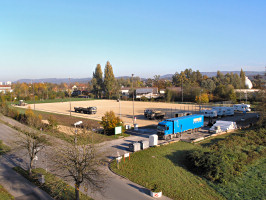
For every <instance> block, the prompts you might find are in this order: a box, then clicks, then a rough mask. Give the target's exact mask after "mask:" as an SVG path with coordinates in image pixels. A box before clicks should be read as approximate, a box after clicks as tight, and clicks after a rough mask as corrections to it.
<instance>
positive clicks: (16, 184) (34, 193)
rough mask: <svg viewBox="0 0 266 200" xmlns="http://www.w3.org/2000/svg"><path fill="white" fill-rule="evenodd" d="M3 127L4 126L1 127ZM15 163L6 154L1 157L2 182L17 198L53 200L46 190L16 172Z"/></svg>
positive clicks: (24, 199)
mask: <svg viewBox="0 0 266 200" xmlns="http://www.w3.org/2000/svg"><path fill="white" fill-rule="evenodd" d="M1 128H2V127H1ZM12 167H14V165H13V164H12V162H10V161H9V159H8V158H7V159H6V157H5V156H4V157H1V158H0V183H1V185H3V186H4V188H5V189H6V190H7V191H9V193H10V194H12V195H13V196H14V197H15V199H16V200H40V199H41V200H52V199H53V198H51V197H50V196H49V195H48V194H47V193H46V192H44V191H43V190H41V189H39V188H38V187H36V186H35V185H33V184H32V183H31V182H29V181H28V180H27V179H25V178H24V177H22V176H21V175H19V174H18V173H16V172H15V171H14V170H13V169H12Z"/></svg>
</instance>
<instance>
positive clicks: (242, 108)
mask: <svg viewBox="0 0 266 200" xmlns="http://www.w3.org/2000/svg"><path fill="white" fill-rule="evenodd" d="M233 108H234V110H235V111H240V112H250V111H251V109H250V105H249V104H235V105H234V106H233Z"/></svg>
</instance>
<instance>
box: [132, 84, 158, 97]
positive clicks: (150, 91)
mask: <svg viewBox="0 0 266 200" xmlns="http://www.w3.org/2000/svg"><path fill="white" fill-rule="evenodd" d="M141 97H146V98H148V99H151V98H154V99H155V98H158V97H160V94H159V93H158V88H157V87H146V88H137V89H136V99H140V98H141Z"/></svg>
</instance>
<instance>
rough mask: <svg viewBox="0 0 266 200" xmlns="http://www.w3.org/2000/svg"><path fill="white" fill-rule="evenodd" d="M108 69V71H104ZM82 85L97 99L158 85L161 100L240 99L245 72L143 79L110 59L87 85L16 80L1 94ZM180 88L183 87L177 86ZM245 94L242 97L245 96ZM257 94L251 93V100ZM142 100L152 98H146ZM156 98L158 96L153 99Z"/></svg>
mask: <svg viewBox="0 0 266 200" xmlns="http://www.w3.org/2000/svg"><path fill="white" fill-rule="evenodd" d="M103 72H104V73H103ZM252 82H253V86H254V88H259V89H263V88H264V80H263V78H262V76H260V75H257V76H254V80H253V81H252ZM73 85H76V86H77V87H78V88H80V87H81V86H82V88H83V90H85V91H86V95H87V96H89V97H90V98H96V99H102V98H106V99H117V98H123V100H127V99H131V98H132V94H133V93H134V92H135V91H136V89H137V88H140V87H157V88H158V90H159V91H160V90H165V95H164V96H161V97H160V98H158V99H156V100H157V101H168V102H172V101H190V102H193V101H196V102H198V103H207V102H209V101H222V100H230V101H232V102H236V101H237V100H240V98H241V94H236V92H235V89H244V88H245V87H246V86H245V72H244V71H243V70H242V69H241V72H240V75H238V74H237V73H232V72H231V73H227V74H225V75H224V74H223V73H221V72H220V71H217V75H216V76H213V77H208V76H207V75H203V74H202V73H201V72H200V71H199V70H196V71H193V70H192V69H185V70H184V71H181V72H176V73H175V74H174V75H173V76H172V77H171V78H168V79H164V78H161V77H160V75H155V76H154V77H153V78H148V79H141V78H140V77H133V76H132V77H125V78H115V75H114V72H113V67H112V65H111V63H110V62H109V61H107V62H106V65H105V68H104V70H102V67H101V65H100V64H97V66H96V68H95V70H94V71H93V74H92V79H91V81H89V82H88V83H87V84H82V83H61V84H53V83H30V84H27V83H19V82H17V83H13V84H12V89H13V92H12V93H6V94H1V96H5V98H6V100H8V101H11V100H12V101H13V100H14V99H15V97H16V99H17V100H19V99H23V100H33V99H35V100H42V99H56V98H58V99H59V98H61V99H63V98H67V97H69V96H70V95H71V90H72V86H73ZM122 87H125V88H130V89H129V96H122V95H121V92H120V90H121V88H122ZM176 88H179V89H176ZM243 98H244V96H243V97H242V99H243ZM250 98H251V99H252V98H253V99H255V98H256V96H253V97H252V96H249V99H250ZM141 100H148V99H146V98H142V99H141ZM151 100H155V99H151Z"/></svg>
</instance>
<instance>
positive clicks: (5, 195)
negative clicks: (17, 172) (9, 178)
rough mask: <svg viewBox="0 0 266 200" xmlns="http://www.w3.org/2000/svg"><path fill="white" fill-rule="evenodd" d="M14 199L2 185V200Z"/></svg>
mask: <svg viewBox="0 0 266 200" xmlns="http://www.w3.org/2000/svg"><path fill="white" fill-rule="evenodd" d="M12 199H14V197H13V196H12V195H11V194H9V193H8V192H7V191H6V189H5V188H4V187H3V186H2V185H0V200H12Z"/></svg>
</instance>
